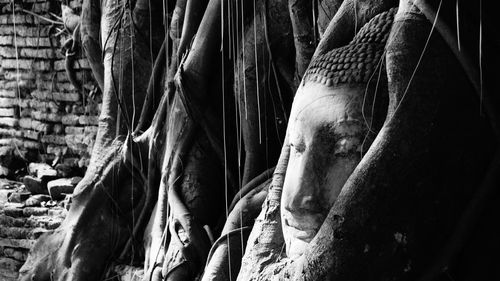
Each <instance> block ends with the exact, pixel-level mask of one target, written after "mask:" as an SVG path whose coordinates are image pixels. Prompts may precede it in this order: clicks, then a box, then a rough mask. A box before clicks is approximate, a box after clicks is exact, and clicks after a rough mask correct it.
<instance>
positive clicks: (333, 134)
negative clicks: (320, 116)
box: [317, 119, 365, 141]
mask: <svg viewBox="0 0 500 281" xmlns="http://www.w3.org/2000/svg"><path fill="white" fill-rule="evenodd" d="M342 125H343V126H342ZM364 131H365V126H363V122H362V121H361V120H357V119H351V120H345V119H344V120H339V121H337V122H335V123H328V124H324V125H322V126H321V128H320V129H319V130H318V132H317V134H318V136H319V137H322V138H325V140H330V139H332V141H337V140H338V139H340V138H343V137H349V136H350V137H359V136H360V135H362V134H363V133H364Z"/></svg>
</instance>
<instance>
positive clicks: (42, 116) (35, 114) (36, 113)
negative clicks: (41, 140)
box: [31, 111, 61, 122]
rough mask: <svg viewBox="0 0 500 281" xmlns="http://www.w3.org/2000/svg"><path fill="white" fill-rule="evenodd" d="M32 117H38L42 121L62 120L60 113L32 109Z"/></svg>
mask: <svg viewBox="0 0 500 281" xmlns="http://www.w3.org/2000/svg"><path fill="white" fill-rule="evenodd" d="M31 118H33V119H36V120H40V121H49V122H61V115H58V114H55V113H46V112H40V111H32V112H31Z"/></svg>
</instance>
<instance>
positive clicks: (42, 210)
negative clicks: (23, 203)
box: [23, 207, 49, 217]
mask: <svg viewBox="0 0 500 281" xmlns="http://www.w3.org/2000/svg"><path fill="white" fill-rule="evenodd" d="M48 212H49V208H47V207H25V208H24V209H23V215H24V216H25V217H29V216H44V215H47V214H48Z"/></svg>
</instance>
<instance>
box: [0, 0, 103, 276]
mask: <svg viewBox="0 0 500 281" xmlns="http://www.w3.org/2000/svg"><path fill="white" fill-rule="evenodd" d="M13 2H15V5H14V6H13V5H12V3H13ZM60 5H61V2H60V1H58V0H22V1H19V0H16V1H12V0H0V280H2V281H3V280H6V281H7V280H16V279H17V276H18V270H19V268H20V267H21V266H22V264H23V263H24V261H25V260H26V257H27V254H28V251H29V249H30V248H31V247H33V245H34V243H35V241H36V239H37V238H38V237H39V236H40V235H41V234H42V233H44V232H46V231H48V230H51V229H55V228H57V227H58V226H59V225H60V223H61V222H62V220H63V219H64V216H65V215H66V207H67V203H68V202H69V201H70V198H71V188H74V184H76V181H74V182H73V179H74V178H68V179H66V180H67V181H69V182H71V186H69V187H70V189H69V190H68V189H67V188H68V187H67V186H66V187H65V186H64V184H62V185H61V184H59V185H54V184H52V186H51V185H50V182H49V180H54V181H56V179H58V178H60V177H73V176H74V175H75V173H76V174H78V173H79V174H80V175H81V174H82V173H83V172H84V169H85V167H86V166H87V165H88V159H89V157H90V151H91V149H92V145H93V142H94V138H95V135H96V132H97V115H98V113H99V110H100V104H99V102H100V94H99V93H98V92H96V91H95V89H96V87H97V86H96V85H97V84H96V83H95V82H94V80H93V78H92V74H91V71H90V68H89V65H88V62H87V60H86V59H85V58H84V57H83V56H82V55H81V54H82V53H83V52H82V51H81V50H80V51H79V52H78V53H79V54H77V56H76V57H75V63H74V65H73V67H74V69H75V70H76V77H77V79H78V80H79V82H80V83H81V84H82V85H83V91H78V90H77V89H75V88H74V87H73V85H72V84H71V82H70V81H69V79H68V77H67V74H66V71H65V56H64V55H63V54H62V53H61V51H60V47H61V45H62V44H63V42H64V41H66V39H67V38H69V36H70V34H69V33H67V34H65V35H63V36H59V37H55V36H53V34H55V33H57V31H55V32H52V31H51V25H50V23H48V22H46V21H43V20H41V19H40V18H38V17H36V16H33V15H30V14H27V13H26V12H24V11H21V9H25V10H28V11H31V12H33V13H36V14H39V15H42V16H45V17H47V18H52V19H55V18H54V17H52V16H51V15H50V14H49V12H50V13H53V14H56V15H60V14H61V8H60ZM70 7H72V8H74V10H75V12H76V13H77V14H78V13H79V12H80V10H81V1H80V0H73V1H71V2H70ZM30 162H45V163H48V164H50V166H49V168H53V170H51V175H48V177H47V175H35V173H34V172H33V171H31V172H30V171H29V170H30V167H31V166H32V165H28V163H30ZM51 166H52V167H51ZM56 170H57V171H56ZM28 172H29V173H30V175H26V174H28ZM49 174H50V173H49ZM5 176H9V177H15V178H17V179H18V180H19V181H24V184H23V183H21V182H14V181H9V180H6V179H2V177H5ZM44 176H45V178H44ZM47 178H48V179H47ZM23 179H24V180H23ZM63 180H65V179H63ZM48 182H49V183H48ZM51 187H52V190H51V189H50V188H51ZM59 188H66V189H63V190H60V189H59ZM56 191H58V192H56ZM56 194H57V196H56ZM61 194H62V195H61ZM65 194H67V195H66V199H61V198H60V197H64V195H65Z"/></svg>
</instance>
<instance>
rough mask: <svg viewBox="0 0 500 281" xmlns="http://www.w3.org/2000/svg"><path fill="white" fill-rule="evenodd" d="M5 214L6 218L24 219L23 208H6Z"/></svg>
mask: <svg viewBox="0 0 500 281" xmlns="http://www.w3.org/2000/svg"><path fill="white" fill-rule="evenodd" d="M3 212H4V214H5V215H6V216H9V217H13V218H19V217H23V208H21V207H20V206H7V205H6V206H5V207H4V209H3Z"/></svg>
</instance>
